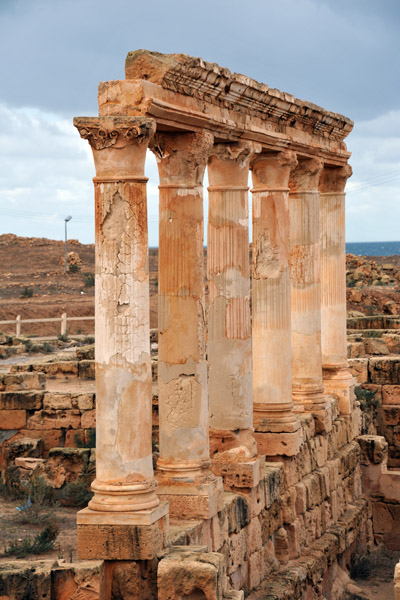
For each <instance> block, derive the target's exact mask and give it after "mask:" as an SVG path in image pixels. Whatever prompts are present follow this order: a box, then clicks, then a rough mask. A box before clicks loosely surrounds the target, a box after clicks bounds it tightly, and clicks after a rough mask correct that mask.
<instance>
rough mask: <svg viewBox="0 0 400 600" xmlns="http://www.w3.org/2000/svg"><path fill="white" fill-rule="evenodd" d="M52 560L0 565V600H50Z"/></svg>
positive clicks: (23, 561)
mask: <svg viewBox="0 0 400 600" xmlns="http://www.w3.org/2000/svg"><path fill="white" fill-rule="evenodd" d="M53 563H54V560H41V561H35V562H33V561H31V560H18V561H13V562H9V563H2V565H1V569H0V598H3V599H4V600H13V599H14V598H15V599H16V598H41V599H42V600H52V594H51V567H52V565H53Z"/></svg>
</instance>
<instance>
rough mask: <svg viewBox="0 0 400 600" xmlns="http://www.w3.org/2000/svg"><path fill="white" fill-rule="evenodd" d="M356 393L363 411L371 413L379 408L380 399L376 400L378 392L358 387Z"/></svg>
mask: <svg viewBox="0 0 400 600" xmlns="http://www.w3.org/2000/svg"><path fill="white" fill-rule="evenodd" d="M354 393H355V395H356V398H357V400H358V401H359V403H360V407H361V410H362V411H366V412H369V411H370V410H371V409H372V408H377V407H378V406H379V398H376V397H375V396H376V391H375V392H373V391H372V390H367V389H365V388H363V387H361V386H356V388H355V390H354Z"/></svg>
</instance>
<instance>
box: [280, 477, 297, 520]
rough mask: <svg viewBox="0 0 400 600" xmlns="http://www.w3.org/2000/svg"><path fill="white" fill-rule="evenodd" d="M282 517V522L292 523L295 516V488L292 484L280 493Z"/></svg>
mask: <svg viewBox="0 0 400 600" xmlns="http://www.w3.org/2000/svg"><path fill="white" fill-rule="evenodd" d="M281 500H282V518H283V523H284V524H290V523H293V521H294V520H295V518H296V488H295V487H294V486H293V487H291V488H289V489H288V491H287V492H285V493H284V494H282V496H281Z"/></svg>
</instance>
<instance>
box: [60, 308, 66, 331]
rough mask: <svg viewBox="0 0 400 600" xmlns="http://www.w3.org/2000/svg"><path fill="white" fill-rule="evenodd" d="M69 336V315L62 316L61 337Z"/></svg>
mask: <svg viewBox="0 0 400 600" xmlns="http://www.w3.org/2000/svg"><path fill="white" fill-rule="evenodd" d="M66 334H67V313H63V314H62V315H61V335H66Z"/></svg>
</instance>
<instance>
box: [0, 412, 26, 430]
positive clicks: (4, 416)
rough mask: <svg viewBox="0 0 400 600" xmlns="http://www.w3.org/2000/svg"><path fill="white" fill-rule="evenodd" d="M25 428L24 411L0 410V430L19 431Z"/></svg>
mask: <svg viewBox="0 0 400 600" xmlns="http://www.w3.org/2000/svg"><path fill="white" fill-rule="evenodd" d="M25 426H26V411H25V410H0V428H1V429H17V430H18V429H21V428H22V427H25Z"/></svg>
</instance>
